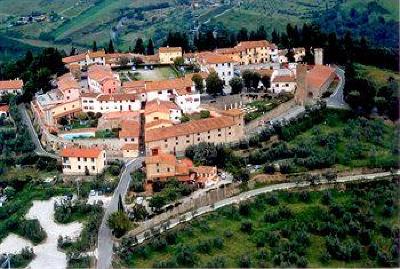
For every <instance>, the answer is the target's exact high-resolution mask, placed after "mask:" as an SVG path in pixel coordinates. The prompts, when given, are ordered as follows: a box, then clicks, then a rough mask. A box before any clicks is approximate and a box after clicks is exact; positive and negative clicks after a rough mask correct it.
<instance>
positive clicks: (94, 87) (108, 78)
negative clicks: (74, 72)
mask: <svg viewBox="0 0 400 269" xmlns="http://www.w3.org/2000/svg"><path fill="white" fill-rule="evenodd" d="M88 84H89V89H90V90H91V91H93V92H95V93H105V94H111V93H114V92H116V91H117V89H119V88H120V87H121V81H120V79H119V75H118V74H117V73H113V72H112V70H111V67H109V66H102V65H92V66H90V67H89V70H88Z"/></svg>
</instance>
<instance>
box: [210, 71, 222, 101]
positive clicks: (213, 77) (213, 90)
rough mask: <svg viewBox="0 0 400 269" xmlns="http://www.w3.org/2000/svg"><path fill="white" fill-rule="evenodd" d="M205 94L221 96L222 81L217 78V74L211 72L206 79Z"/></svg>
mask: <svg viewBox="0 0 400 269" xmlns="http://www.w3.org/2000/svg"><path fill="white" fill-rule="evenodd" d="M206 87H207V93H208V94H211V95H213V96H217V95H219V94H222V90H223V89H224V81H223V80H222V79H220V78H219V77H218V74H217V72H215V71H213V72H211V73H210V74H209V75H208V77H207V79H206Z"/></svg>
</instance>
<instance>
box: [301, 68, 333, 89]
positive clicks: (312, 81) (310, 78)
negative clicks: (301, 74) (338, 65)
mask: <svg viewBox="0 0 400 269" xmlns="http://www.w3.org/2000/svg"><path fill="white" fill-rule="evenodd" d="M334 73H335V69H334V68H331V67H329V66H326V65H315V66H314V68H313V69H311V70H310V71H309V72H308V73H307V76H306V81H307V82H306V83H307V87H312V88H321V87H322V86H323V85H324V84H325V83H326V81H328V80H329V79H330V78H331V77H332V76H333V74H334Z"/></svg>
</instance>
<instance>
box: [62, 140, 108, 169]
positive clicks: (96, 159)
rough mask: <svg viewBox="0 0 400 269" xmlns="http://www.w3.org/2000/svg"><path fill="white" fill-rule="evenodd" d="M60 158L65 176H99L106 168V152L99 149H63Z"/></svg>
mask: <svg viewBox="0 0 400 269" xmlns="http://www.w3.org/2000/svg"><path fill="white" fill-rule="evenodd" d="M60 156H61V157H62V170H63V174H65V175H98V174H101V173H103V171H104V167H105V166H106V152H105V151H104V150H102V149H99V148H78V147H70V148H63V149H61V150H60Z"/></svg>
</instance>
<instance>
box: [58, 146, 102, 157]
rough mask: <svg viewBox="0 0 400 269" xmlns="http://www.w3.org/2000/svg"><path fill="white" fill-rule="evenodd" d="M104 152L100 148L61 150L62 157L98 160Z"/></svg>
mask: <svg viewBox="0 0 400 269" xmlns="http://www.w3.org/2000/svg"><path fill="white" fill-rule="evenodd" d="M101 152H102V150H101V149H99V148H63V149H61V150H60V156H61V157H75V158H77V157H82V158H97V157H99V155H100V154H101Z"/></svg>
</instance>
